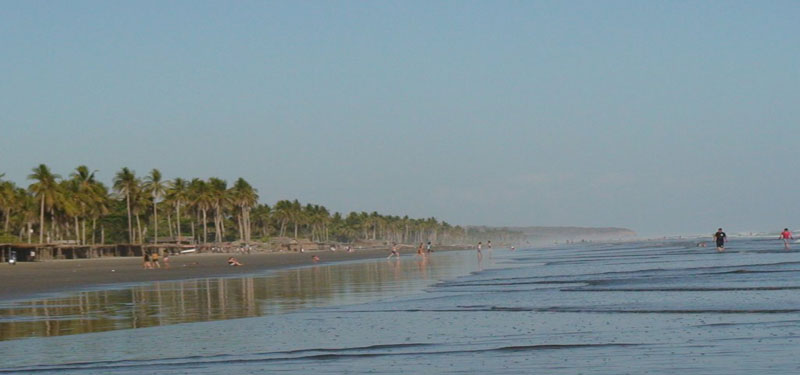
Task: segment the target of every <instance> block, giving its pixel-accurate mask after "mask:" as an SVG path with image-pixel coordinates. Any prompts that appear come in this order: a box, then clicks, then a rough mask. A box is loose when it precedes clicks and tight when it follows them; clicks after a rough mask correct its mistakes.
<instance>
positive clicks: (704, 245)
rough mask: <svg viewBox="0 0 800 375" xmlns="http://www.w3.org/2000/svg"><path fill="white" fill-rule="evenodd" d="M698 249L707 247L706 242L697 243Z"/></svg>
mask: <svg viewBox="0 0 800 375" xmlns="http://www.w3.org/2000/svg"><path fill="white" fill-rule="evenodd" d="M697 247H706V243H705V242H698V243H697Z"/></svg>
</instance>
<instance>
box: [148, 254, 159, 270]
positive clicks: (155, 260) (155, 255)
mask: <svg viewBox="0 0 800 375" xmlns="http://www.w3.org/2000/svg"><path fill="white" fill-rule="evenodd" d="M150 259H152V260H153V267H154V268H161V263H160V262H159V261H158V251H156V252H154V253H153V255H151V256H150Z"/></svg>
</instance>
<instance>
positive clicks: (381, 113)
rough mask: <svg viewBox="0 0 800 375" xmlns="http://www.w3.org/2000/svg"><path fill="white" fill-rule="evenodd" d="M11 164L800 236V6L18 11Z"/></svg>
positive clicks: (7, 14) (552, 219)
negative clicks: (789, 230)
mask: <svg viewBox="0 0 800 375" xmlns="http://www.w3.org/2000/svg"><path fill="white" fill-rule="evenodd" d="M0 9H2V11H0V51H1V52H0V56H1V57H0V173H5V174H6V176H5V178H6V179H10V180H12V181H14V182H16V183H17V184H18V185H22V186H27V185H28V184H29V183H30V181H28V180H27V179H26V177H27V175H28V174H29V173H30V171H31V169H32V168H33V167H35V166H37V165H39V164H40V163H44V164H46V165H48V166H49V167H50V168H51V169H52V170H53V171H54V172H56V173H59V174H61V175H62V176H68V175H69V174H70V173H71V171H72V170H73V169H74V168H75V167H76V166H78V165H82V164H85V165H87V166H89V167H90V168H91V169H93V170H97V171H98V172H97V175H98V177H99V178H100V179H101V180H103V181H105V182H110V181H111V179H112V178H113V175H114V174H115V173H116V172H117V171H119V170H120V169H121V168H122V167H129V168H131V169H133V170H134V171H135V172H136V173H137V175H139V176H144V175H146V174H147V173H148V172H149V171H150V170H151V169H153V168H158V169H159V170H161V172H162V173H163V174H164V176H165V177H166V178H174V177H184V178H192V177H201V178H207V177H220V178H223V179H226V180H227V181H228V182H229V183H232V182H233V181H234V180H235V179H236V178H238V177H244V178H245V179H246V180H248V181H249V182H250V183H251V184H252V185H253V186H254V187H255V188H256V189H257V190H258V192H259V195H260V197H261V199H260V200H261V202H264V203H268V204H272V203H274V202H275V201H277V200H279V199H295V198H296V199H299V200H300V201H301V202H303V203H309V202H310V203H316V204H323V205H325V206H326V207H328V208H329V209H330V210H333V211H340V212H344V213H346V212H350V211H369V212H371V211H378V212H381V213H384V214H392V215H409V216H411V217H431V216H433V217H436V218H437V219H440V220H445V221H447V222H449V223H452V224H460V225H493V226H527V225H543V226H559V225H571V226H618V227H626V228H631V229H633V230H636V231H637V232H639V233H640V234H642V235H660V234H695V233H711V232H713V231H715V230H716V228H717V227H720V226H721V227H724V228H725V229H726V230H727V231H728V232H729V233H730V232H736V231H740V232H746V231H779V230H780V229H782V228H783V227H787V226H788V227H793V226H794V227H795V228H798V229H800V199H799V198H800V197H798V193H797V192H798V187H800V174H799V173H800V168H798V161H799V160H800V158H799V157H798V156H800V152H799V151H798V150H800V148H799V147H798V140H800V122H799V120H800V43H798V39H797V37H798V35H800V22H797V20H798V19H800V2H796V1H769V2H760V1H733V0H732V1H657V2H656V1H519V2H517V1H394V2H393V1H254V2H250V1H235V2H230V1H166V2H165V1H35V0H34V1H5V0H0Z"/></svg>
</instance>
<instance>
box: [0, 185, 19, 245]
mask: <svg viewBox="0 0 800 375" xmlns="http://www.w3.org/2000/svg"><path fill="white" fill-rule="evenodd" d="M3 175H4V174H0V178H2V177H3ZM16 190H17V187H16V185H14V183H13V182H11V181H2V180H0V207H2V208H3V219H4V223H3V232H6V233H8V224H9V222H10V221H11V211H12V210H13V208H14V205H15V199H14V198H15V192H16Z"/></svg>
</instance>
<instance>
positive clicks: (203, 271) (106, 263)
mask: <svg viewBox="0 0 800 375" xmlns="http://www.w3.org/2000/svg"><path fill="white" fill-rule="evenodd" d="M434 250H435V251H436V252H439V251H454V250H465V248H464V247H463V246H448V247H438V248H434ZM400 253H401V255H402V256H404V257H413V256H416V255H415V254H416V250H415V249H413V248H411V247H404V248H402V249H401V250H400ZM388 254H389V248H388V247H387V248H377V249H376V248H373V249H369V250H356V251H354V252H351V253H348V252H346V251H343V250H339V251H336V252H332V251H315V252H306V253H299V252H277V253H258V254H191V255H179V256H172V257H170V268H169V269H165V268H163V267H164V266H163V265H162V268H160V269H143V268H142V263H143V262H142V258H141V257H110V258H97V259H77V260H62V261H50V262H21V263H18V264H17V265H13V266H12V265H9V264H7V263H6V264H0V285H2V286H3V287H2V288H0V300H10V299H20V298H25V297H31V296H34V295H38V294H47V293H58V292H65V291H72V290H81V289H90V288H91V289H94V288H105V287H108V288H113V287H115V286H119V285H122V284H129V283H141V282H153V281H170V280H185V279H196V278H213V277H232V276H244V275H248V274H257V273H263V272H265V271H269V270H275V269H281V268H289V267H298V266H308V265H314V264H315V263H314V262H313V261H312V260H311V256H312V255H316V256H318V257H319V258H320V261H319V263H316V264H317V265H325V264H328V263H334V262H344V261H351V260H361V259H370V258H374V259H380V258H382V257H386V256H387V255H388ZM230 256H234V257H236V258H237V259H238V260H239V261H241V262H242V263H243V264H244V265H243V266H241V267H232V266H229V265H228V264H227V263H226V260H227V258H228V257H230ZM434 256H435V253H434Z"/></svg>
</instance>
